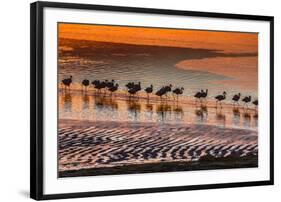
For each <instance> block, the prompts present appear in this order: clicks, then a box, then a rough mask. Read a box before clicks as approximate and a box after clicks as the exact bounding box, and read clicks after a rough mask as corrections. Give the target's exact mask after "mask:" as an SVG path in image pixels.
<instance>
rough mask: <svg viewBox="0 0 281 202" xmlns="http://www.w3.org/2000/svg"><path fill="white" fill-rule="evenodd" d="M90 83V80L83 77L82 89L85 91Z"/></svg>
mask: <svg viewBox="0 0 281 202" xmlns="http://www.w3.org/2000/svg"><path fill="white" fill-rule="evenodd" d="M89 85H90V81H89V80H88V79H84V80H83V81H82V86H83V90H84V89H85V91H87V88H88V86H89Z"/></svg>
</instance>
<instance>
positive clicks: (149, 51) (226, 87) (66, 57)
mask: <svg viewBox="0 0 281 202" xmlns="http://www.w3.org/2000/svg"><path fill="white" fill-rule="evenodd" d="M257 40H258V35H257V34H255V33H237V32H222V31H218V32H215V31H203V30H175V29H159V28H158V29H157V28H137V27H121V26H101V25H83V24H59V80H62V79H64V78H66V77H69V76H70V75H72V76H73V82H74V84H73V85H72V88H73V89H76V91H78V92H79V90H80V91H81V89H82V85H81V81H82V80H83V79H89V80H90V81H93V80H96V79H98V80H105V79H107V80H109V81H111V80H112V79H114V80H115V82H116V83H118V84H119V91H122V92H125V91H126V87H125V85H126V84H127V83H128V82H136V83H137V82H141V85H142V88H145V87H148V86H150V85H151V84H152V85H153V88H154V91H156V90H157V89H160V88H161V87H162V86H165V85H169V84H172V86H173V88H177V87H184V89H185V90H184V93H183V97H185V98H187V99H189V100H192V99H193V95H194V94H195V93H196V92H198V91H199V90H200V89H204V90H205V89H208V90H209V95H208V99H209V100H210V103H214V101H215V99H214V97H215V96H216V95H218V94H221V93H222V92H223V91H226V92H227V96H226V101H225V102H226V103H229V104H230V103H231V102H232V96H233V95H234V94H237V93H238V92H240V93H241V94H242V97H243V96H246V95H251V96H252V98H253V99H257V97H258V89H257V86H258V85H257V82H258V71H257V68H258V60H257V56H258V43H257ZM90 90H92V92H94V91H93V90H94V88H93V87H90ZM59 96H60V97H59V100H60V105H59V109H60V111H59V112H60V117H61V118H64V119H65V118H66V119H67V118H69V119H83V120H87V119H89V120H98V119H102V120H109V121H114V120H118V121H148V122H149V121H152V122H153V121H159V120H161V117H157V108H159V106H158V105H159V104H158V105H157V104H155V105H153V106H152V107H154V109H153V110H152V111H153V112H154V113H155V114H153V115H152V116H149V113H148V112H147V111H146V107H145V106H146V103H145V102H143V100H141V101H138V102H137V103H136V105H135V106H137V105H139V106H140V107H139V111H138V112H136V113H137V115H138V116H137V117H134V115H133V114H134V112H132V111H130V110H127V109H128V106H129V105H128V103H126V102H125V101H124V100H123V101H122V100H119V98H114V99H115V101H114V102H112V101H111V104H110V102H108V101H107V98H105V99H103V100H101V99H100V98H97V97H96V98H94V97H95V96H94V97H93V98H92V96H93V93H92V94H91V93H88V96H87V97H85V96H84V95H80V94H79V93H77V92H76V93H75V95H71V100H70V99H66V98H65V97H66V96H67V95H64V94H63V93H60V94H59ZM83 98H85V99H86V98H87V99H86V100H84V101H83ZM185 98H184V99H185ZM99 99H100V101H103V102H104V103H103V104H104V106H105V107H104V108H102V109H100V108H99V107H94V103H96V102H97V100H99ZM87 100H88V101H87ZM89 100H91V104H89V103H90V101H89ZM68 101H70V102H68ZM67 103H68V104H69V103H71V107H70V106H68V105H67ZM108 103H109V104H108ZM112 103H113V104H112ZM114 103H115V104H114ZM107 104H108V105H107ZM87 105H89V106H88V108H83V106H87ZM172 105H175V104H172ZM74 106H80V107H78V108H81V107H82V108H81V111H79V110H77V107H74ZM100 106H102V105H100ZM116 106H118V107H116ZM181 107H183V109H185V110H182V111H183V112H185V113H183V114H182V117H181V119H178V118H177V117H176V116H177V113H173V109H171V111H172V113H171V116H170V118H167V117H165V118H166V119H167V120H166V121H167V122H188V123H192V122H196V120H197V118H198V116H197V115H196V110H197V109H196V108H194V106H188V109H186V108H187V106H181ZM129 108H130V106H129ZM172 108H173V107H172ZM252 108H253V107H252ZM99 110H100V111H99ZM210 110H211V113H210V114H211V116H209V118H208V119H207V120H205V121H204V119H202V121H201V123H208V124H210V123H211V124H222V125H228V126H233V127H246V128H257V121H255V120H248V119H247V117H246V118H245V117H244V118H245V120H246V122H243V121H242V122H240V121H238V122H237V121H236V122H235V121H234V122H233V119H235V116H233V112H232V109H228V110H225V112H223V113H224V114H226V115H229V117H228V118H226V119H225V120H224V122H223V123H220V122H221V121H220V120H218V119H216V115H217V112H215V111H214V110H213V109H212V108H210V109H209V111H210ZM99 113H100V114H99ZM95 114H96V115H97V114H99V115H98V116H95ZM102 114H103V115H104V116H102ZM116 114H117V115H116ZM162 118H163V117H162ZM242 119H243V117H242V118H241V120H242ZM198 120H199V123H200V117H199V119H198ZM248 122H249V123H248ZM247 123H248V124H247Z"/></svg>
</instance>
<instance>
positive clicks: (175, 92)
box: [173, 87, 184, 101]
mask: <svg viewBox="0 0 281 202" xmlns="http://www.w3.org/2000/svg"><path fill="white" fill-rule="evenodd" d="M183 90H184V88H183V87H181V88H176V89H175V90H173V93H174V94H176V95H177V101H178V100H179V95H181V94H183Z"/></svg>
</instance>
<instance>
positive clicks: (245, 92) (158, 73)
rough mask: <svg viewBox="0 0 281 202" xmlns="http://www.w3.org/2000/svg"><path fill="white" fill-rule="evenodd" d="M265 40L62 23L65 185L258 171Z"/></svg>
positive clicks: (221, 33) (59, 86) (60, 150)
mask: <svg viewBox="0 0 281 202" xmlns="http://www.w3.org/2000/svg"><path fill="white" fill-rule="evenodd" d="M258 37H259V34H258V33H254V32H251V33H249V32H232V31H224V30H215V31H214V30H200V29H198V30H196V29H176V28H162V27H161V28H159V27H137V26H120V25H102V24H83V23H69V22H67V23H66V22H58V23H57V51H58V55H57V61H58V67H57V71H58V76H57V100H58V104H57V111H58V134H57V135H58V159H57V161H58V177H59V178H65V177H81V176H97V175H122V174H141V173H157V172H181V171H200V170H216V169H237V168H239V169H247V168H255V167H258V156H259V155H258V147H259V145H258V138H259V124H258V122H259V113H258V111H259V110H258V103H259V100H258V93H259V89H258V54H259V53H258V46H259V44H258ZM46 68H48V67H46Z"/></svg>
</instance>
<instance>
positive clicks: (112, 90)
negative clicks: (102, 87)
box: [108, 83, 119, 97]
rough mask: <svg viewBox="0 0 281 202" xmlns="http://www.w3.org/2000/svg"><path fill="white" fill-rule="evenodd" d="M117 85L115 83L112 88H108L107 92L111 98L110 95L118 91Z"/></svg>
mask: <svg viewBox="0 0 281 202" xmlns="http://www.w3.org/2000/svg"><path fill="white" fill-rule="evenodd" d="M118 87H119V84H118V83H116V84H115V85H113V86H112V87H110V88H108V90H109V92H110V97H111V96H112V93H114V92H115V91H117V90H118Z"/></svg>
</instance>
